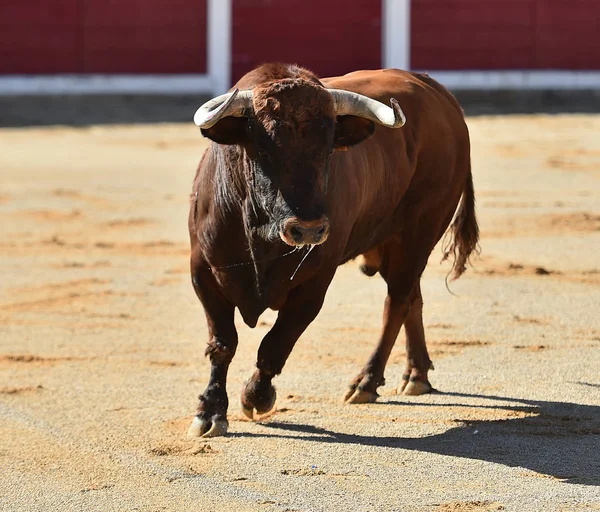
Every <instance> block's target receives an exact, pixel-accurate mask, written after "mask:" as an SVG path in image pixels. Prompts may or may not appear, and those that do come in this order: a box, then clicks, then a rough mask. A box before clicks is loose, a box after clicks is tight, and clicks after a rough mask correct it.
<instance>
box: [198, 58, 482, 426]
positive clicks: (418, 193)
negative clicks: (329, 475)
mask: <svg viewBox="0 0 600 512" xmlns="http://www.w3.org/2000/svg"><path fill="white" fill-rule="evenodd" d="M388 105H389V106H388ZM194 121H195V124H196V125H197V126H199V127H200V129H201V132H202V134H203V135H204V136H205V137H207V138H209V139H210V140H211V141H212V142H211V144H210V146H209V147H208V149H207V150H206V152H205V153H204V155H203V156H202V158H201V161H200V164H199V166H198V170H197V173H196V177H195V179H194V183H193V191H192V196H191V197H192V200H191V208H190V215H189V232H190V239H191V277H192V284H193V287H194V290H195V292H196V294H197V296H198V298H199V299H200V301H201V303H202V305H203V307H204V311H205V314H206V319H207V323H208V334H209V341H208V346H207V349H206V355H207V356H208V357H209V359H210V363H211V371H210V379H209V382H208V386H207V387H206V389H205V391H204V392H203V393H202V394H201V395H200V396H199V401H200V402H199V407H198V413H197V415H196V416H195V418H194V420H193V422H192V424H191V426H190V428H189V431H188V434H189V435H190V436H203V437H211V436H217V435H224V434H225V433H226V432H227V428H228V423H227V409H228V405H229V401H228V396H227V391H226V380H227V371H228V367H229V364H230V362H231V360H232V358H233V357H234V354H235V352H236V347H237V344H238V334H237V331H236V328H235V325H234V311H235V308H237V309H238V310H239V312H240V314H241V316H242V318H243V320H244V322H245V323H246V324H247V325H248V326H250V327H255V326H256V324H257V321H258V319H259V316H260V315H261V314H262V313H263V312H264V311H265V310H266V309H267V308H270V309H272V310H276V311H278V316H277V320H276V322H275V323H274V325H273V326H272V328H271V329H270V331H269V332H268V333H267V334H266V336H265V337H264V339H263V340H262V342H261V344H260V348H259V350H258V357H257V363H256V371H255V372H254V374H253V375H252V376H251V378H250V379H249V380H248V381H247V382H246V383H245V385H244V388H243V390H242V395H241V405H242V410H243V412H244V414H245V415H246V416H248V417H249V418H252V417H253V415H254V411H256V412H257V413H258V414H264V413H267V412H268V411H270V410H271V409H272V408H273V406H274V404H275V400H276V392H275V388H274V387H273V384H272V380H273V378H274V377H275V376H276V375H278V374H280V373H281V371H282V369H283V367H284V364H285V362H286V360H287V358H288V356H289V355H290V353H291V351H292V349H293V347H294V344H295V343H296V341H297V340H298V338H299V337H300V336H301V334H302V333H303V332H304V330H305V329H306V328H307V327H308V325H309V324H310V323H311V322H312V321H313V320H314V319H315V317H316V316H317V314H318V313H319V310H320V309H321V306H322V304H323V301H324V298H325V294H326V292H327V288H328V287H329V285H330V283H331V280H332V279H333V277H334V274H335V272H336V269H337V267H338V266H339V265H341V264H343V263H345V262H347V261H349V260H352V259H354V258H357V257H359V256H360V257H362V262H361V265H360V268H361V270H362V271H363V272H364V273H365V274H368V275H374V274H375V273H377V272H379V274H380V275H381V276H382V277H383V279H384V280H385V282H386V284H387V297H386V299H385V306H384V317H383V328H382V331H381V335H380V336H379V339H378V341H377V346H376V348H375V350H374V352H373V353H372V355H371V356H370V357H369V359H368V360H367V362H366V364H365V365H364V367H363V368H362V370H361V371H360V372H359V373H358V375H356V377H355V378H354V379H353V380H352V381H351V383H350V386H349V388H348V390H347V392H346V393H345V397H344V398H345V401H346V402H347V403H350V404H356V403H365V402H373V401H375V400H376V399H377V397H378V394H377V388H378V387H379V386H381V385H382V384H384V369H385V366H386V363H387V360H388V358H389V355H390V352H391V349H392V347H393V345H394V343H395V341H396V338H397V336H398V333H399V331H400V328H401V327H402V326H403V325H404V326H405V330H406V370H405V372H404V375H403V379H402V382H401V383H400V385H399V388H398V391H399V392H400V393H403V394H405V395H419V394H423V393H427V392H429V391H431V389H432V387H431V385H430V383H429V379H428V371H429V370H430V369H432V362H431V360H430V358H429V354H428V352H427V347H426V344H425V334H424V329H423V320H422V309H423V301H422V298H421V290H420V277H421V274H422V273H423V271H424V269H425V266H426V264H427V260H428V257H429V255H430V253H431V251H432V250H433V248H434V246H435V245H436V243H437V242H438V241H439V240H440V238H441V237H442V236H443V235H444V233H445V232H446V231H447V230H448V231H449V235H450V241H449V244H448V246H447V247H446V248H445V252H444V256H445V257H448V256H450V255H452V256H453V257H454V263H453V268H452V272H453V275H454V277H459V276H460V275H461V274H462V273H463V272H464V271H465V268H466V264H467V262H468V258H469V255H470V254H471V253H472V251H474V250H475V249H476V247H477V241H478V236H479V232H478V227H477V220H476V216H475V197H474V190H473V180H472V175H471V165H470V142H469V133H468V130H467V126H466V124H465V120H464V116H463V112H462V109H461V108H460V106H459V105H458V103H457V101H456V99H455V98H454V97H453V96H452V95H451V94H450V93H449V92H448V91H447V90H446V89H445V88H444V87H443V86H442V85H440V84H439V83H437V82H436V81H435V80H433V79H432V78H430V77H429V76H427V75H425V74H417V73H409V72H406V71H400V70H396V69H384V70H377V71H356V72H354V73H350V74H347V75H344V76H340V77H335V78H325V79H322V80H319V79H318V78H317V76H316V75H315V74H314V73H312V72H310V71H308V70H306V69H304V68H301V67H299V66H295V65H286V64H279V63H273V64H265V65H262V66H260V67H258V68H257V69H254V70H253V71H251V72H249V73H248V74H246V75H245V76H244V77H242V78H241V79H240V80H239V82H238V83H237V84H236V85H235V87H234V88H233V89H232V90H231V91H230V92H229V93H227V94H224V95H221V96H218V97H216V98H213V99H212V100H210V101H208V102H207V103H205V104H204V105H202V106H201V107H200V108H199V109H198V111H197V112H196V114H195V116H194ZM461 197H462V200H461Z"/></svg>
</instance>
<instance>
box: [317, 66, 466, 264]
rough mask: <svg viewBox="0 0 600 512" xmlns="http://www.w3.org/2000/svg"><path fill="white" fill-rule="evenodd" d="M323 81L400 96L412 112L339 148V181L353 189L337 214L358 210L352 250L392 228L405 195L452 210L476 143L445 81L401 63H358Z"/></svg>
mask: <svg viewBox="0 0 600 512" xmlns="http://www.w3.org/2000/svg"><path fill="white" fill-rule="evenodd" d="M322 82H323V83H324V84H325V86H326V87H328V88H337V89H345V90H349V91H353V92H357V93H360V94H363V95H365V96H369V97H371V98H373V99H377V100H379V101H381V102H383V103H385V104H387V105H389V104H390V98H395V99H397V100H398V102H399V103H400V106H401V107H402V109H403V110H404V113H405V114H406V119H407V122H406V125H405V126H403V127H402V128H399V129H389V128H384V127H379V126H378V127H376V130H375V133H374V135H373V136H372V137H371V138H370V139H367V140H366V141H365V142H363V143H362V144H359V145H358V146H356V147H355V148H350V150H349V151H348V152H346V153H342V154H340V155H336V161H335V164H334V169H336V172H334V173H333V174H334V175H333V181H334V184H333V185H334V186H335V187H336V188H337V189H338V190H343V191H344V194H346V196H347V197H346V198H345V201H344V204H345V208H344V210H343V212H342V211H340V212H339V215H344V216H346V220H345V222H347V217H348V216H353V218H352V222H353V227H352V231H351V233H350V236H349V239H348V241H347V245H346V249H345V256H346V258H347V257H355V256H356V255H358V254H360V253H363V252H364V251H366V250H369V249H370V248H372V247H374V246H376V245H377V244H379V243H381V242H382V241H383V240H385V239H386V238H387V237H389V236H390V235H393V234H394V230H397V229H398V228H399V226H400V224H401V223H402V220H403V206H404V205H405V204H406V203H407V202H411V203H413V204H414V202H415V201H417V202H419V204H420V205H422V207H423V208H427V207H428V205H427V203H429V204H431V205H435V207H436V208H437V207H439V208H440V216H441V217H442V216H445V217H447V216H448V215H449V214H450V213H449V212H450V210H451V211H452V212H453V211H454V209H455V208H456V204H457V203H458V199H459V197H460V193H461V191H462V188H463V183H464V179H465V175H466V173H467V172H468V167H469V153H470V147H469V137H468V131H467V128H466V125H465V122H464V117H463V113H462V109H461V108H460V106H459V105H458V103H457V101H456V100H455V99H454V97H453V96H452V94H451V93H450V92H449V91H448V90H447V89H446V88H444V87H443V86H442V85H441V84H439V83H438V82H436V81H435V80H433V79H432V78H431V77H429V76H427V75H421V74H417V73H410V72H406V71H401V70H396V69H388V70H370V71H356V72H353V73H349V74H347V75H344V76H340V77H333V78H326V79H323V80H322ZM338 168H339V170H340V171H341V172H337V170H338ZM340 181H343V183H341V182H340ZM335 182H338V183H337V184H336V183H335ZM407 198H408V201H407ZM334 203H335V204H336V205H338V204H340V203H342V201H339V200H338V198H336V199H335V201H334ZM438 205H439V206H438ZM334 208H335V206H334ZM444 210H448V211H444ZM332 231H333V229H332ZM346 258H344V259H346Z"/></svg>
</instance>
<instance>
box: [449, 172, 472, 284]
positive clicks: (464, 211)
mask: <svg viewBox="0 0 600 512" xmlns="http://www.w3.org/2000/svg"><path fill="white" fill-rule="evenodd" d="M447 234H450V236H451V241H450V243H445V244H444V248H443V251H444V257H443V258H442V261H446V260H447V259H448V258H449V257H450V255H452V256H453V258H454V264H453V265H452V270H451V271H450V273H451V275H452V280H455V279H458V278H459V277H460V276H461V275H463V273H464V272H465V270H466V269H467V263H469V257H470V256H471V253H473V252H474V251H475V253H476V254H479V253H480V248H479V245H478V242H479V226H478V225H477V218H476V216H475V190H474V188H473V176H472V174H471V171H469V174H468V176H467V181H466V183H465V189H464V191H463V195H462V199H461V202H460V206H459V208H458V211H457V212H456V216H455V217H454V220H453V221H452V224H451V226H450V229H449V230H448V232H447Z"/></svg>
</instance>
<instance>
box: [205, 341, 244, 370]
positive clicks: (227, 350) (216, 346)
mask: <svg viewBox="0 0 600 512" xmlns="http://www.w3.org/2000/svg"><path fill="white" fill-rule="evenodd" d="M236 346H237V343H236V342H235V341H234V342H228V341H227V340H224V339H222V338H217V337H214V338H212V339H211V340H210V341H209V342H208V346H207V347H206V350H205V351H204V355H205V356H207V357H209V358H210V361H211V363H213V364H227V363H229V362H231V360H232V359H233V356H234V355H235V349H236Z"/></svg>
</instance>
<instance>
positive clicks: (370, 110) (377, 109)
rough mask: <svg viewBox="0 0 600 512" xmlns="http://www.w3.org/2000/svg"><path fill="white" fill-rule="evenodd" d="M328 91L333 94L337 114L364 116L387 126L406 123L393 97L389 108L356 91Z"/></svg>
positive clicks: (399, 125) (394, 126)
mask: <svg viewBox="0 0 600 512" xmlns="http://www.w3.org/2000/svg"><path fill="white" fill-rule="evenodd" d="M329 92H330V93H331V94H332V96H333V100H334V102H335V110H336V113H337V115H338V116H357V117H364V118H365V119H369V120H370V121H373V122H375V123H377V124H380V125H382V126H387V127H388V128H400V127H401V126H404V124H405V123H406V117H405V115H404V112H402V108H400V105H399V104H398V102H397V101H396V100H395V99H394V98H391V99H390V103H391V105H392V107H391V108H390V107H388V106H387V105H384V104H383V103H381V102H380V101H377V100H374V99H373V98H369V97H368V96H363V95H362V94H358V93H356V92H351V91H345V90H343V89H329Z"/></svg>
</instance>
